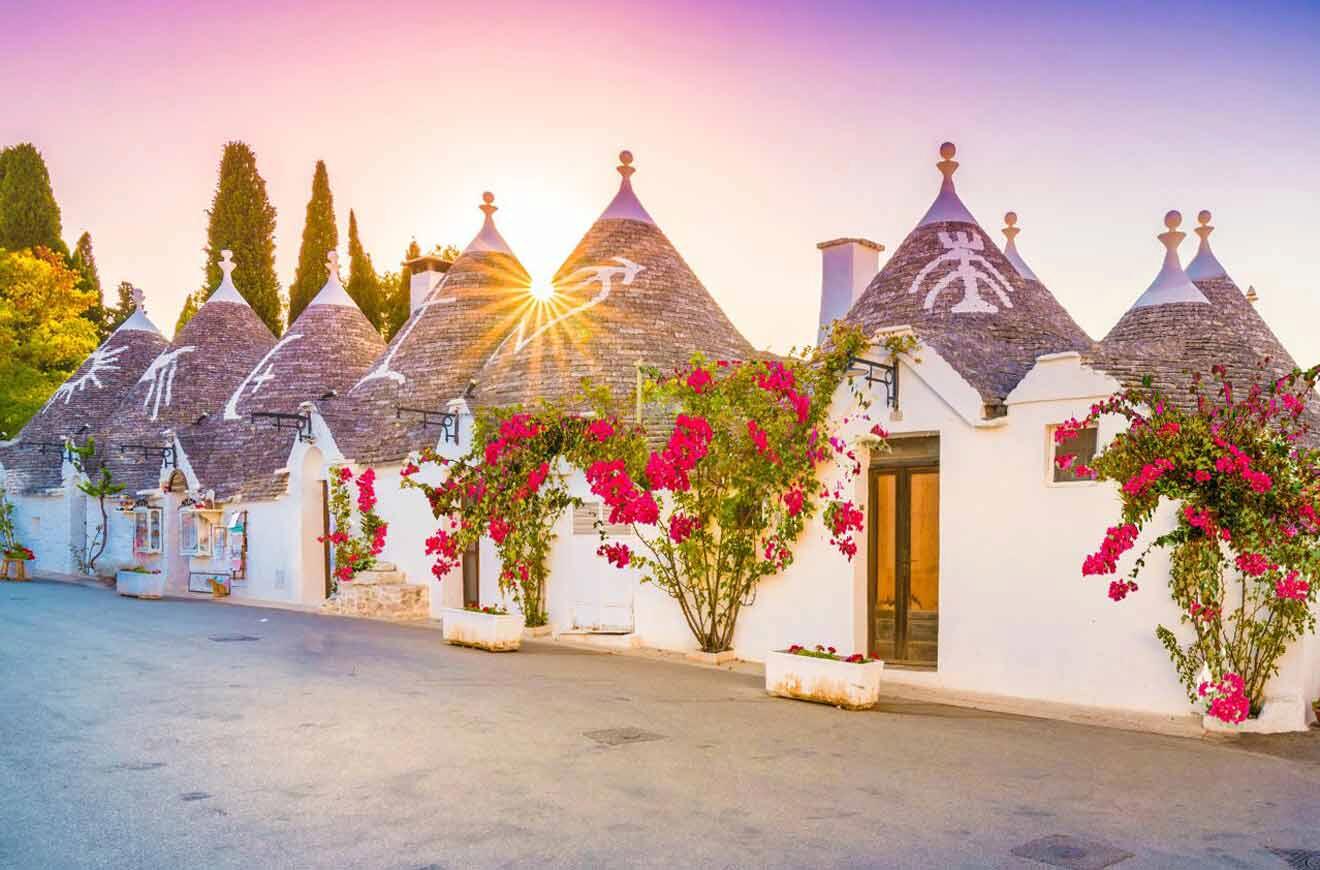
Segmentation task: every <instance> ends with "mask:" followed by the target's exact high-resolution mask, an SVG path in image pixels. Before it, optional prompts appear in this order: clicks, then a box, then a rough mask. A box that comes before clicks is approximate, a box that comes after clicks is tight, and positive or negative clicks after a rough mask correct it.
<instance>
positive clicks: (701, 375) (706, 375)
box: [687, 368, 711, 393]
mask: <svg viewBox="0 0 1320 870" xmlns="http://www.w3.org/2000/svg"><path fill="white" fill-rule="evenodd" d="M710 382H711V376H710V372H708V371H706V370H705V369H703V368H695V369H693V370H692V371H691V373H690V374H688V376H687V385H688V386H689V387H691V388H692V392H694V393H701V392H703V391H704V390H705V389H706V387H708V386H710Z"/></svg>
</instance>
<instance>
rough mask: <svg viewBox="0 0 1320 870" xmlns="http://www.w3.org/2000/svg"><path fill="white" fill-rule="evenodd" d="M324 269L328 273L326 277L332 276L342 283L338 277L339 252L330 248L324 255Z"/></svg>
mask: <svg viewBox="0 0 1320 870" xmlns="http://www.w3.org/2000/svg"><path fill="white" fill-rule="evenodd" d="M325 269H326V272H328V273H329V275H328V277H329V278H333V279H334V280H335V281H338V282H339V283H340V284H342V283H344V282H343V281H340V279H339V252H338V251H335V250H332V251H330V253H328V254H326V255H325Z"/></svg>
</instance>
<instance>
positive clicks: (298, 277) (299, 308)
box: [289, 160, 339, 323]
mask: <svg viewBox="0 0 1320 870" xmlns="http://www.w3.org/2000/svg"><path fill="white" fill-rule="evenodd" d="M338 247H339V229H338V227H336V226H335V198H334V195H333V194H331V193H330V175H329V174H328V173H327V172H326V171H325V161H324V160H318V161H316V171H315V172H314V173H312V198H311V199H309V200H308V201H307V220H306V222H305V223H304V224H303V235H302V247H301V248H299V249H298V271H297V272H295V273H294V275H293V284H292V285H290V286H289V322H290V323H293V322H294V321H295V320H297V319H298V315H299V314H302V312H303V309H304V308H306V307H307V305H308V303H310V302H311V301H312V299H314V298H315V297H316V294H317V293H319V292H320V290H321V288H322V287H324V286H325V282H326V279H327V278H328V277H330V276H329V273H328V272H327V271H326V268H325V257H326V254H328V253H330V252H331V251H333V250H335V249H336V248H338Z"/></svg>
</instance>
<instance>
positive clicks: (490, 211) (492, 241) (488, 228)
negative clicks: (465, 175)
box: [463, 190, 513, 256]
mask: <svg viewBox="0 0 1320 870" xmlns="http://www.w3.org/2000/svg"><path fill="white" fill-rule="evenodd" d="M478 208H480V209H481V212H482V214H484V215H485V216H486V219H485V221H483V222H482V224H481V231H480V232H478V233H477V235H476V238H474V239H473V240H472V241H471V242H469V243H468V246H467V247H466V248H464V249H463V253H465V254H470V253H477V252H483V251H484V252H485V253H488V254H508V255H509V256H513V249H512V248H510V247H509V243H508V242H506V241H504V236H501V235H500V231H499V230H497V229H496V228H495V212H497V211H499V210H500V209H499V206H497V205H495V194H493V193H491V192H490V191H489V190H488V191H486V192H485V193H483V194H482V195H481V205H480V206H478Z"/></svg>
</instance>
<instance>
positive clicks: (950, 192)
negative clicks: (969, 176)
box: [917, 142, 976, 227]
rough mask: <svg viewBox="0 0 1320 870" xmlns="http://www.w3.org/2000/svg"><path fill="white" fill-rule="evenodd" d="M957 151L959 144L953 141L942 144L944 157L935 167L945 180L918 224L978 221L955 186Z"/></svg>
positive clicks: (941, 149) (941, 152)
mask: <svg viewBox="0 0 1320 870" xmlns="http://www.w3.org/2000/svg"><path fill="white" fill-rule="evenodd" d="M957 153H958V146H957V145H954V144H953V143H952V142H945V143H943V144H941V145H940V157H942V158H943V159H942V160H941V161H940V162H939V163H936V164H935V168H936V169H938V170H939V171H940V174H941V175H943V176H944V180H943V181H941V182H940V192H939V193H938V194H937V195H936V197H935V201H934V202H933V203H931V205H930V208H929V209H928V210H927V211H926V216H925V217H923V218H922V219H921V222H920V223H918V224H917V226H919V227H924V226H926V225H927V224H934V223H945V222H958V223H968V224H974V223H976V218H974V217H972V213H971V212H969V211H968V210H967V206H965V205H963V204H962V200H960V199H959V198H958V192H957V191H956V190H954V188H953V173H954V172H956V171H957V170H958V161H957V160H954V159H953V158H954V156H955V155H957Z"/></svg>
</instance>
